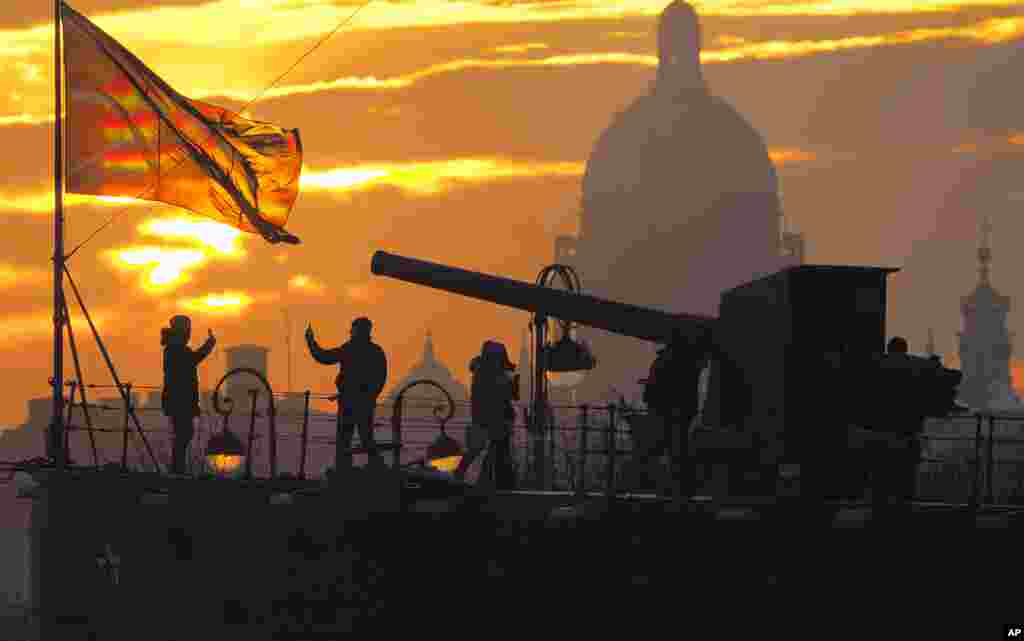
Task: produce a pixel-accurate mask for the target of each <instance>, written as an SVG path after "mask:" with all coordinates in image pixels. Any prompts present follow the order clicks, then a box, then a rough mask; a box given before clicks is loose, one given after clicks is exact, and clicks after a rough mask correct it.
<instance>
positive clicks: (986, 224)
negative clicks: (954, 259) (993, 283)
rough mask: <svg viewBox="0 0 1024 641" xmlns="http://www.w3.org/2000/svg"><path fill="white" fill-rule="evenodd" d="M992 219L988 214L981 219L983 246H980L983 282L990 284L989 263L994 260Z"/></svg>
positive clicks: (979, 254) (979, 259)
mask: <svg viewBox="0 0 1024 641" xmlns="http://www.w3.org/2000/svg"><path fill="white" fill-rule="evenodd" d="M991 241H992V221H991V218H990V217H989V215H988V214H984V215H983V216H982V219H981V247H979V248H978V262H979V263H980V264H981V267H980V269H979V272H980V274H981V283H982V284H983V285H988V284H989V265H990V264H991V262H992V246H991Z"/></svg>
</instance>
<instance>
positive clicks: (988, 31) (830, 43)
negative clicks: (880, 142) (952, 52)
mask: <svg viewBox="0 0 1024 641" xmlns="http://www.w3.org/2000/svg"><path fill="white" fill-rule="evenodd" d="M228 4H231V3H230V2H227V1H226V0H225V1H224V2H220V3H214V4H213V5H204V6H206V7H220V9H219V10H218V15H221V14H223V13H224V12H225V11H226V9H225V7H226V6H227V5H228ZM413 4H419V3H413ZM640 4H642V3H640ZM835 4H836V3H811V4H801V5H783V6H785V7H788V8H790V9H792V8H802V11H798V12H795V13H808V12H810V13H815V12H814V11H813V10H812V9H815V8H818V9H825V8H829V7H831V8H832V9H836V7H835V6H833V5H835ZM839 4H841V5H844V6H843V7H840V9H841V10H840V11H839V13H840V14H841V13H844V12H848V13H863V12H865V11H868V12H871V11H870V10H869V7H870V5H871V3H864V2H860V3H839ZM885 4H889V3H885ZM893 4H894V5H900V4H906V5H907V7H908V8H911V7H917V8H918V10H922V9H921V7H932V8H936V7H941V8H943V9H944V10H951V9H950V6H947V5H945V4H940V3H916V2H906V3H900V2H895V3H893ZM963 4H964V3H960V5H961V6H962V5H963ZM986 4H991V3H986ZM1007 4H1012V3H1007ZM318 6H320V5H318ZM402 6H403V7H404V6H406V5H404V4H403V5H402ZM517 6H518V7H520V8H522V7H523V6H525V5H512V7H517ZM881 6H882V5H881V3H879V5H878V6H876V8H875V9H876V12H884V11H882V10H881ZM635 8H636V10H637V11H640V13H641V14H643V13H645V12H646V11H647V9H642V7H639V5H638V6H637V7H635ZM647 8H648V9H650V13H651V15H653V14H656V13H658V12H659V11H660V10H661V9H662V8H663V5H662V3H658V4H657V5H647ZM200 9H202V7H199V8H195V7H191V8H163V9H157V10H154V12H141V13H140V15H146V16H150V15H151V14H152V13H159V12H165V11H166V12H172V13H173V12H186V13H187V12H191V11H197V10H200ZM334 9H337V7H335V8H334ZM493 9H495V7H488V8H487V9H486V10H488V11H490V10H493ZM619 9H622V7H619ZM619 9H617V11H618V10H619ZM655 9H656V10H655ZM504 10H505V9H504V8H502V9H499V11H504ZM893 10H894V11H895V10H896V9H895V8H894V9H893ZM303 11H304V9H303ZM248 13H249V14H259V13H261V12H260V11H250V12H248ZM710 13H712V14H714V13H716V11H714V10H713V9H712V10H711V11H710ZM825 13H829V12H827V11H826V12H825ZM832 13H835V12H832ZM128 15H129V14H118V16H113V17H110V20H112V21H113V20H115V19H117V20H127V19H128V18H127V17H126V16H128ZM506 15H507V14H506ZM545 15H546V14H545ZM750 15H762V14H761V13H757V12H755V13H753V14H750ZM360 17H361V18H362V17H365V16H364V14H362V13H361V14H360ZM100 22H103V21H100ZM146 24H147V25H149V24H152V18H150V17H147V18H146ZM316 28H317V29H322V25H317V26H316ZM150 31H151V30H150V29H149V28H147V29H146V33H147V35H152V34H150ZM171 31H172V32H173V33H174V40H175V42H177V40H178V37H179V36H178V34H179V33H180V29H179V28H178V27H177V26H172V27H171ZM216 31H217V42H218V45H220V44H222V40H223V30H222V28H221V25H220V24H219V23H218V24H217V25H216ZM267 31H273V29H268V30H267ZM130 32H131V31H130V30H129V33H130ZM111 33H113V34H117V33H118V31H117V30H116V29H112V30H111ZM616 33H620V34H627V33H633V32H616ZM636 33H639V32H636ZM3 34H4V32H0V42H2V41H3V38H2V36H3ZM191 34H192V32H191V25H190V37H191ZM1022 36H1024V17H1000V18H992V19H988V20H983V21H980V22H977V23H975V24H973V25H966V26H957V27H943V28H924V29H913V30H908V31H899V32H892V33H882V34H875V35H864V36H851V37H847V38H838V39H826V40H770V41H762V42H748V41H744V40H742V39H740V38H736V37H734V36H722V39H720V40H721V43H722V44H723V45H725V46H722V47H721V48H718V49H710V50H705V51H703V52H702V53H701V60H702V61H703V62H704V63H705V64H716V63H728V62H737V61H743V60H761V59H780V58H791V57H801V56H810V55H818V54H823V53H834V52H837V51H846V50H854V49H865V48H874V47H883V46H893V45H907V44H913V43H919V42H926V41H939V40H950V39H961V40H968V41H971V42H975V43H979V44H997V43H1002V42H1008V41H1011V40H1016V39H1019V38H1021V37H1022ZM47 37H49V32H48V31H47ZM140 37H143V36H141V35H140ZM153 37H157V38H159V35H158V34H157V35H155V36H153ZM128 44H130V43H128ZM197 44H198V45H202V44H203V42H202V40H201V39H200V41H199V42H198V43H197ZM246 44H247V46H251V43H248V42H247V43H246ZM546 47H547V45H545V44H543V43H525V44H520V45H506V46H504V47H498V48H497V49H496V50H500V51H501V52H502V53H515V52H525V51H528V50H530V49H540V48H546ZM595 64H626V65H637V66H648V67H654V66H657V64H658V58H657V56H656V55H650V54H635V53H624V52H594V53H585V54H568V55H560V56H550V57H547V58H536V59H531V58H507V59H486V58H480V59H461V60H453V61H449V62H445V63H439V64H435V65H431V66H429V67H426V68H425V69H420V70H418V71H413V72H411V73H408V74H404V75H399V76H394V77H390V78H378V77H375V76H362V77H360V76H349V77H343V78H336V79H334V80H326V81H318V82H313V83H305V84H294V85H282V86H278V87H272V88H270V89H269V90H264V89H263V88H262V87H260V88H255V87H254V88H252V89H250V90H238V89H234V90H233V89H227V88H218V89H210V88H202V87H187V86H180V87H177V88H178V89H179V90H181V91H182V92H183V93H185V94H187V95H189V96H193V97H195V98H196V99H200V100H209V99H215V98H218V97H220V98H223V97H227V98H231V99H233V100H238V101H240V102H248V101H250V100H252V99H254V98H256V97H257V96H260V97H262V98H275V97H277V98H280V97H285V96H294V95H303V94H312V93H319V92H324V91H333V90H349V91H387V90H395V89H402V88H405V87H409V86H411V85H413V84H415V83H417V82H420V81H422V80H424V79H426V78H429V77H432V76H435V75H438V74H445V73H454V72H459V71H464V70H470V69H513V68H525V67H573V66H581V65H595ZM50 121H52V116H50V115H48V114H45V115H44V114H32V113H21V114H9V115H5V116H0V125H19V124H38V123H42V122H50Z"/></svg>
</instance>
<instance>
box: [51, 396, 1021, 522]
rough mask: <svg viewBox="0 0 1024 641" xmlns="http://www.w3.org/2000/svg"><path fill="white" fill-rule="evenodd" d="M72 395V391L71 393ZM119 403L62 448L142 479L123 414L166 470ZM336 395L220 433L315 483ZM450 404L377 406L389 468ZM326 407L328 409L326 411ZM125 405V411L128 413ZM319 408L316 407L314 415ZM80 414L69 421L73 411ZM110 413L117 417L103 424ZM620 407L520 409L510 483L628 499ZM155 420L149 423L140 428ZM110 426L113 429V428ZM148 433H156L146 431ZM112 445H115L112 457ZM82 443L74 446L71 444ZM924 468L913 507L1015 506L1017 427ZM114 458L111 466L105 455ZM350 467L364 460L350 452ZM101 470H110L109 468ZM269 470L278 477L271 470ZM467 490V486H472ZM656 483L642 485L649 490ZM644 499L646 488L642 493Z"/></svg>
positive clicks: (285, 402)
mask: <svg viewBox="0 0 1024 641" xmlns="http://www.w3.org/2000/svg"><path fill="white" fill-rule="evenodd" d="M75 385H77V383H76V382H75V381H69V382H68V386H69V387H73V386H75ZM87 387H88V388H94V389H106V388H109V389H115V388H114V386H113V385H88V386H87ZM125 388H126V391H128V392H129V393H128V394H126V395H125V398H127V399H128V402H127V403H126V402H123V401H122V399H121V398H118V399H117V401H122V402H120V403H117V401H115V402H110V401H92V402H89V403H88V404H87V405H86V404H83V403H82V402H81V401H78V402H74V399H73V398H70V399H68V401H69V402H68V408H67V410H68V411H67V416H68V417H69V421H68V423H69V424H68V426H67V432H66V434H67V437H66V438H67V444H68V445H69V446H71V448H70V449H69V451H70V452H71V455H72V456H73V457H74V456H75V454H76V453H77V451H82V450H81V449H79V448H81V447H82V446H83V445H85V443H81V442H78V443H73V442H72V435H73V434H76V433H77V434H88V435H89V436H90V437H91V438H90V444H92V443H95V446H94V447H95V449H93V450H92V452H89V454H91V455H92V456H93V464H94V465H101V464H103V461H102V460H100V459H101V457H100V456H99V455H100V453H101V452H102V454H104V455H105V456H107V457H109V458H111V460H112V461H113V460H117V464H118V465H120V466H121V467H124V468H132V467H135V468H143V469H150V468H152V466H151V465H148V466H147V464H146V462H145V456H144V455H145V453H144V452H143V451H142V448H141V445H140V443H139V439H138V436H137V435H136V434H135V429H134V427H133V426H131V425H130V423H129V420H128V416H129V413H130V412H137V413H138V414H140V415H142V416H146V417H147V420H146V421H145V423H146V425H145V426H144V428H143V432H144V433H145V434H147V435H152V437H153V444H154V447H155V449H156V451H157V452H158V453H159V454H160V456H161V458H163V459H164V461H167V460H168V459H169V445H170V441H171V437H172V435H173V430H172V429H171V428H170V425H169V422H168V420H167V419H166V418H164V417H162V416H161V415H160V412H161V410H160V408H159V407H152V406H148V405H147V406H142V407H136V406H135V405H134V397H133V396H132V394H131V391H132V390H158V389H160V388H158V387H153V386H140V385H132V384H125ZM335 396H336V395H335V394H331V393H320V392H314V391H312V390H306V391H303V392H301V393H280V392H275V393H273V397H274V400H275V404H276V411H275V412H274V413H275V418H276V421H277V430H276V435H275V437H276V438H275V439H274V441H275V443H273V444H271V443H270V442H269V441H270V439H269V434H267V432H268V430H266V429H265V427H264V426H263V425H260V421H266V420H268V418H269V417H268V415H267V414H268V412H267V411H266V407H265V406H262V407H261V406H259V405H258V404H257V403H255V402H254V403H252V404H251V406H250V410H249V415H248V416H245V417H242V416H224V417H223V422H224V424H225V425H227V424H230V423H231V421H232V420H238V419H245V423H246V425H247V427H248V432H247V433H246V437H247V439H248V442H249V443H250V448H251V450H250V456H249V457H248V458H249V459H250V461H251V462H250V465H253V464H255V465H256V469H255V470H253V472H252V474H256V475H257V476H261V475H262V476H263V477H267V476H268V475H269V474H268V473H269V472H270V471H271V470H269V469H267V468H268V467H269V465H268V463H269V462H268V461H266V460H264V459H266V458H267V457H266V456H265V452H264V450H265V449H270V448H271V447H272V445H274V446H276V447H277V448H280V451H281V452H282V454H283V455H282V456H279V457H278V460H277V463H278V464H279V466H280V467H281V468H282V471H281V473H280V474H278V475H277V476H281V477H285V478H299V479H302V478H316V477H319V476H321V475H322V474H323V473H324V471H325V469H326V468H327V467H328V466H329V465H330V464H332V463H333V454H334V446H335V439H336V416H335V413H334V412H333V411H329V410H331V409H333V408H332V407H331V405H334V403H333V400H334V399H335ZM447 402H448V401H447V400H446V399H444V398H442V397H441V396H440V395H422V393H421V394H420V395H413V394H411V393H407V394H405V395H404V399H403V404H404V409H403V410H401V416H400V420H398V421H393V420H392V417H393V415H394V405H393V399H388V401H386V402H383V403H380V404H379V405H378V407H377V414H376V417H375V431H376V432H378V433H380V432H381V430H380V428H387V427H388V426H390V427H391V434H392V440H391V441H390V442H388V441H386V440H383V439H382V441H383V442H382V445H384V448H383V449H390V450H391V453H392V456H393V461H394V464H395V465H403V464H408V463H410V462H412V461H415V460H422V459H423V458H424V454H425V452H426V449H427V447H428V446H429V444H430V443H431V442H432V441H433V439H434V438H435V437H436V436H437V434H438V432H439V427H440V426H441V425H442V422H441V421H440V420H439V416H438V405H439V403H447ZM327 403H330V405H327ZM451 403H452V406H453V410H452V411H451V416H449V417H447V418H446V419H445V420H444V422H443V424H444V425H446V429H447V431H448V433H449V434H452V435H453V436H454V437H455V438H456V440H460V441H462V442H465V433H466V429H467V428H468V427H469V423H470V409H469V401H468V400H460V399H453V400H452V401H451ZM129 404H131V407H129ZM316 404H318V405H319V407H317V405H316ZM86 407H87V408H88V409H89V410H90V411H91V412H92V414H91V416H92V420H90V421H88V422H89V423H90V425H82V424H80V421H79V420H77V419H78V417H79V416H83V417H84V415H85V412H84V409H85V408H86ZM75 410H77V411H75ZM202 410H203V411H202V415H201V421H200V428H199V430H198V431H197V434H196V436H195V438H194V439H193V446H192V450H193V452H194V454H193V456H192V468H193V470H194V471H197V472H199V471H201V470H203V469H204V462H203V457H202V456H201V455H199V453H200V452H203V451H205V442H206V441H207V440H208V439H209V437H210V436H212V435H213V434H214V433H216V432H217V431H219V429H221V426H220V425H218V423H220V422H221V421H220V420H218V417H216V416H215V413H214V412H213V408H212V407H210V404H209V403H203V406H202ZM111 413H116V414H117V416H116V417H114V416H112V414H111ZM644 414H645V412H644V411H643V410H637V409H635V408H631V407H629V406H626V405H623V404H607V405H586V404H584V405H579V406H568V405H553V406H552V411H551V416H550V417H549V418H550V420H549V421H548V424H549V429H547V430H546V431H544V433H542V434H535V433H531V431H530V429H529V425H530V418H529V404H528V403H520V404H518V407H517V413H516V421H515V422H514V424H513V430H512V434H513V436H512V446H513V447H512V455H513V461H514V463H515V466H516V471H517V474H516V479H517V482H518V486H519V487H521V488H530V489H537V490H562V491H568V492H575V493H579V494H582V493H589V492H593V491H601V492H604V493H605V494H607V495H609V496H614V495H616V494H618V493H619V492H620V491H622V490H623V489H624V488H625V489H634V490H635V489H637V486H636V481H637V479H635V478H627V476H628V472H629V471H630V470H629V468H628V463H629V461H630V459H631V456H630V455H631V454H632V453H633V445H634V442H635V435H634V434H633V430H632V427H631V425H630V422H631V421H634V420H635V418H636V417H638V416H643V415H644ZM149 417H152V418H149ZM111 419H113V420H111ZM153 423H159V425H158V426H153ZM112 437H113V438H116V439H117V443H116V446H117V447H111V446H112V445H113V444H114V443H113V442H112ZM78 440H79V441H81V439H78ZM538 440H539V441H542V442H543V444H544V454H545V455H544V456H543V457H542V458H538V457H537V447H536V445H537V442H538ZM920 440H921V442H922V451H923V457H922V461H921V465H920V466H919V468H918V484H917V487H918V498H920V499H922V500H936V501H945V502H963V503H967V504H969V505H971V506H975V507H976V506H978V505H980V504H983V503H984V504H995V503H1003V504H1021V505H1024V465H1022V464H1024V416H1019V417H1014V416H1006V415H998V414H990V413H971V414H965V415H960V416H954V417H950V418H945V419H930V420H929V421H928V423H927V425H926V429H925V431H924V433H923V434H922V435H921V436H920ZM130 443H131V444H132V445H133V446H134V448H135V454H136V456H135V459H134V461H132V460H130V457H129V454H128V452H129V444H130ZM114 452H116V455H117V456H116V459H115V458H114V457H111V456H110V454H111V453H114ZM353 452H354V453H355V455H356V459H357V461H358V459H359V458H361V457H362V456H364V452H365V450H363V449H362V448H355V449H354V450H353ZM538 460H539V461H543V462H545V464H546V466H547V469H545V470H544V473H543V474H539V475H538V474H537V473H536V472H537V470H536V465H537V463H538ZM108 464H109V463H108ZM713 467H714V464H704V463H697V465H696V468H697V472H698V473H697V486H696V490H697V492H698V494H700V493H705V494H707V493H713V489H711V488H710V487H709V484H710V483H711V481H710V477H711V476H712V474H711V470H712V468H713ZM275 471H276V470H275ZM470 478H471V479H472V475H471V476H470ZM536 479H546V480H547V483H546V484H545V486H544V487H540V486H537V487H534V485H536ZM656 486H657V482H650V483H648V487H647V490H648V491H653V489H654V487H656ZM641 489H643V488H641Z"/></svg>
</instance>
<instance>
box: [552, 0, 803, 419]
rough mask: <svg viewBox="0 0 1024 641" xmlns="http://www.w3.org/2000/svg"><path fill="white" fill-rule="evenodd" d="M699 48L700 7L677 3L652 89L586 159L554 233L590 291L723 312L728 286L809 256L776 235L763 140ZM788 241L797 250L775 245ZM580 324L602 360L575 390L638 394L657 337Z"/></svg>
mask: <svg viewBox="0 0 1024 641" xmlns="http://www.w3.org/2000/svg"><path fill="white" fill-rule="evenodd" d="M699 53H700V25H699V23H698V20H697V16H696V13H695V12H694V11H693V9H692V8H691V7H690V6H689V5H687V4H686V3H684V2H678V1H677V2H673V3H672V4H671V5H669V7H668V8H666V9H665V11H664V12H663V13H662V15H661V18H660V21H659V27H658V55H659V65H658V71H657V78H656V80H655V82H654V84H653V86H652V88H651V90H650V92H649V93H648V94H647V95H643V96H640V97H639V98H637V99H636V100H635V101H634V102H633V103H632V104H631V105H630V106H629V107H627V108H626V109H625V110H624V111H623V112H621V113H619V114H618V115H616V116H615V118H614V119H613V121H612V123H611V125H610V126H609V127H608V128H607V129H606V130H605V131H604V132H603V133H602V134H601V136H600V137H599V138H598V140H597V142H596V143H595V145H594V148H593V150H592V152H591V154H590V157H589V159H588V161H587V166H586V171H585V173H584V176H583V185H582V216H581V221H580V236H579V238H578V240H576V242H575V243H574V242H571V241H570V240H568V239H559V240H558V241H556V257H558V258H560V259H564V262H567V263H568V264H571V265H572V266H573V267H575V268H576V269H577V271H578V272H579V275H580V279H581V281H582V286H583V290H584V292H585V293H589V294H593V295H596V296H599V297H602V298H609V299H612V300H616V301H622V302H626V303H631V304H636V305H643V306H648V307H654V308H658V309H661V310H663V311H668V312H675V313H697V314H716V313H717V310H718V303H719V298H720V295H721V292H722V291H723V290H726V289H729V288H732V287H734V286H736V285H740V284H742V283H744V282H747V281H750V280H752V279H755V278H757V277H759V276H763V275H767V274H770V273H773V272H775V271H777V270H779V269H781V268H782V267H784V266H788V265H792V264H794V262H799V261H800V260H802V255H803V242H802V238H801V237H799V235H796V234H793V235H790V236H789V237H787V238H785V239H784V238H783V236H782V233H781V216H782V209H781V204H780V201H779V196H778V179H777V175H776V171H775V167H774V165H773V163H772V160H771V158H770V157H769V155H768V148H767V146H766V145H765V142H764V140H763V139H762V137H761V136H760V134H759V133H758V132H757V131H756V130H755V129H754V128H753V127H752V126H751V125H750V123H749V122H747V120H745V119H744V118H743V117H742V116H741V115H740V114H739V113H737V112H736V110H735V109H733V107H732V106H731V105H729V104H728V103H727V102H726V101H725V100H722V99H721V98H718V97H716V96H714V95H713V94H712V93H711V92H710V91H709V89H708V87H707V85H706V84H705V82H704V78H703V75H702V72H701V66H700V59H699ZM784 248H788V250H786V253H788V254H790V256H787V257H783V256H781V255H780V254H782V253H783V249H784ZM582 334H583V335H585V338H586V339H587V340H588V342H590V344H591V345H592V347H593V348H594V353H595V355H596V357H597V358H598V360H599V365H598V368H597V369H596V370H595V371H594V372H593V373H591V374H590V375H589V376H588V377H587V379H586V381H585V382H584V383H583V384H582V385H581V387H580V389H579V398H580V400H581V401H582V400H587V399H590V400H597V399H602V398H614V397H616V396H618V394H622V395H623V396H625V397H626V398H627V399H635V398H639V396H640V386H639V384H638V383H637V382H636V381H637V380H638V379H640V378H642V377H643V376H644V375H645V374H646V372H647V368H648V367H649V366H650V363H651V361H652V360H653V358H654V355H655V349H656V346H655V345H652V344H649V343H645V342H643V341H638V340H634V339H630V338H625V337H621V336H613V335H611V334H608V333H605V332H600V331H596V330H592V331H587V332H583V333H582ZM611 388H614V389H615V392H612V389H611ZM616 392H617V393H616Z"/></svg>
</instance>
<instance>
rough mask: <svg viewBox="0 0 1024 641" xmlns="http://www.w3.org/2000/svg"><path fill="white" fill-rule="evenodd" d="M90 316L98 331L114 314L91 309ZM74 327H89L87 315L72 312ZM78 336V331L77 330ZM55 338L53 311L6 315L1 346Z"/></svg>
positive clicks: (0, 334)
mask: <svg viewBox="0 0 1024 641" xmlns="http://www.w3.org/2000/svg"><path fill="white" fill-rule="evenodd" d="M89 316H90V318H92V321H93V323H95V325H96V328H97V330H98V331H102V330H103V329H104V326H105V325H107V324H108V323H110V321H111V319H112V318H113V316H112V315H111V314H110V313H108V312H105V311H96V310H89ZM71 324H72V326H73V327H87V322H86V320H85V317H83V316H81V315H80V314H75V313H72V314H71ZM75 336H76V338H77V337H78V331H76V332H75ZM47 338H51V339H52V338H53V312H52V311H45V312H37V313H32V314H20V315H16V316H5V317H4V329H3V331H2V332H0V346H4V347H8V346H18V345H21V344H23V343H24V342H25V341H28V340H44V339H47Z"/></svg>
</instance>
